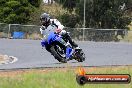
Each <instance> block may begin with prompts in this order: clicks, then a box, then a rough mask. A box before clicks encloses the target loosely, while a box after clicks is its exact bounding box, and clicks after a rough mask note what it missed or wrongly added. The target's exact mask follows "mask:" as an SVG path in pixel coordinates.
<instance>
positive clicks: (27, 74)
mask: <svg viewBox="0 0 132 88" xmlns="http://www.w3.org/2000/svg"><path fill="white" fill-rule="evenodd" d="M85 70H86V72H87V73H88V74H98V73H99V74H130V75H132V66H118V67H114V66H112V67H89V68H85ZM76 72H77V68H70V67H68V68H63V69H62V68H56V69H41V70H21V71H20V70H18V71H6V72H5V71H3V72H2V71H1V72H0V79H1V80H0V88H132V83H130V84H86V85H84V86H80V85H78V84H77V82H76Z"/></svg>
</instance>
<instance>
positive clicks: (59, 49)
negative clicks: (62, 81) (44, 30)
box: [56, 45, 66, 58]
mask: <svg viewBox="0 0 132 88" xmlns="http://www.w3.org/2000/svg"><path fill="white" fill-rule="evenodd" d="M56 47H57V49H56V51H57V53H58V54H59V55H60V56H61V57H63V58H64V57H66V55H65V51H64V50H63V49H62V48H61V47H60V46H58V45H56Z"/></svg>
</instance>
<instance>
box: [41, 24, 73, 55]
mask: <svg viewBox="0 0 132 88" xmlns="http://www.w3.org/2000/svg"><path fill="white" fill-rule="evenodd" d="M55 29H56V27H55V26H54V25H49V26H48V27H47V29H45V30H43V39H42V41H41V45H42V47H46V46H47V45H51V44H52V43H53V42H55V41H58V42H60V43H61V42H62V40H63V39H62V36H61V35H58V34H56V33H55V32H54V30H55ZM72 52H73V49H72V48H71V47H69V46H66V58H70V57H71V55H72Z"/></svg>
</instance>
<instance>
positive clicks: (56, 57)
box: [50, 46, 67, 63]
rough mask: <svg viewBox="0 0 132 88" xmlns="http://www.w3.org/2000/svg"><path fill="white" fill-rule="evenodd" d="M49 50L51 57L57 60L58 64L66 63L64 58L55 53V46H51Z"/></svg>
mask: <svg viewBox="0 0 132 88" xmlns="http://www.w3.org/2000/svg"><path fill="white" fill-rule="evenodd" d="M57 49H58V47H57ZM50 50H51V53H52V55H53V56H54V57H55V59H57V60H58V61H59V62H62V63H67V61H66V58H65V57H64V56H62V55H61V54H59V53H58V52H57V50H56V48H55V46H52V47H51V48H50Z"/></svg>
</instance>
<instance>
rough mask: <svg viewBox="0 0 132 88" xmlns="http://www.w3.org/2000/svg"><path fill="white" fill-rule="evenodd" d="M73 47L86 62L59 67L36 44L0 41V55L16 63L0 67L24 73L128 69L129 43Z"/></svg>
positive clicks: (131, 47)
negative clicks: (53, 69)
mask: <svg viewBox="0 0 132 88" xmlns="http://www.w3.org/2000/svg"><path fill="white" fill-rule="evenodd" d="M77 44H78V45H79V46H80V47H81V48H82V49H83V51H84V52H85V54H86V61H85V62H82V63H78V62H77V61H75V60H72V61H69V62H68V63H65V64H64V63H59V62H58V61H57V60H55V59H54V57H53V56H52V55H51V54H50V53H49V52H47V51H46V50H45V49H42V48H41V45H40V40H26V39H22V40H21V39H0V54H4V55H5V54H7V55H9V56H15V57H17V58H18V61H17V62H15V63H12V64H4V65H0V70H3V69H28V68H41V67H42V68H43V67H46V68H47V67H66V66H111V65H132V43H125V42H89V41H85V42H84V41H83V42H81V41H78V42H77Z"/></svg>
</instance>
